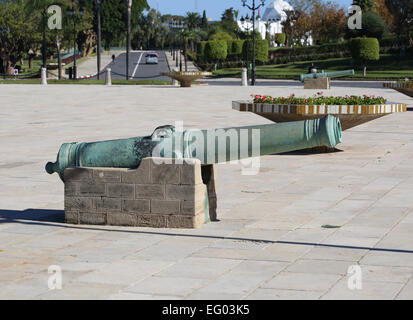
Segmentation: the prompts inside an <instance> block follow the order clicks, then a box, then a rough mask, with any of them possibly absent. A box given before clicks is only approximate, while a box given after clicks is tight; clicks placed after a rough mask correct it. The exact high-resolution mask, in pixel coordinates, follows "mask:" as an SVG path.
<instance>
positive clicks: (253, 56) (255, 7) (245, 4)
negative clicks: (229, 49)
mask: <svg viewBox="0 0 413 320" xmlns="http://www.w3.org/2000/svg"><path fill="white" fill-rule="evenodd" d="M241 1H242V6H243V7H247V8H248V9H250V10H251V11H252V80H251V85H253V86H255V78H256V68H255V11H256V10H258V9H259V8H261V7H263V6H264V5H265V0H261V4H259V5H258V6H256V5H255V0H252V6H249V5H247V0H241ZM247 49H248V48H247Z"/></svg>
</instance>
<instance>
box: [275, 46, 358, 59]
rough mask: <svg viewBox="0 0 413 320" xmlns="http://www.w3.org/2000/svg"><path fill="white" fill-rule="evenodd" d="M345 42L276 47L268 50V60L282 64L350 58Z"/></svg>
mask: <svg viewBox="0 0 413 320" xmlns="http://www.w3.org/2000/svg"><path fill="white" fill-rule="evenodd" d="M350 56H351V54H350V50H349V46H348V43H347V42H343V43H329V44H323V45H321V46H307V47H293V48H290V47H278V48H273V49H270V51H269V60H270V61H271V63H273V64H282V63H288V62H294V61H310V60H320V59H329V58H343V57H350Z"/></svg>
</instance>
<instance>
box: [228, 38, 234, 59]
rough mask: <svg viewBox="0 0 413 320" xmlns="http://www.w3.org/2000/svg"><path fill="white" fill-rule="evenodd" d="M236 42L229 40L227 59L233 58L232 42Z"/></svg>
mask: <svg viewBox="0 0 413 320" xmlns="http://www.w3.org/2000/svg"><path fill="white" fill-rule="evenodd" d="M233 41H234V40H227V58H228V57H232V42H233Z"/></svg>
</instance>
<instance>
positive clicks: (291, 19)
mask: <svg viewBox="0 0 413 320" xmlns="http://www.w3.org/2000/svg"><path fill="white" fill-rule="evenodd" d="M284 12H285V14H286V19H285V20H284V21H283V22H281V25H282V26H283V29H284V33H285V36H286V38H287V40H286V44H287V46H288V45H290V43H292V42H293V38H294V24H295V22H296V21H297V19H298V18H299V16H300V12H299V11H294V10H286V11H284Z"/></svg>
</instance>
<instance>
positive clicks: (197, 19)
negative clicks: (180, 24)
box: [185, 12, 202, 30]
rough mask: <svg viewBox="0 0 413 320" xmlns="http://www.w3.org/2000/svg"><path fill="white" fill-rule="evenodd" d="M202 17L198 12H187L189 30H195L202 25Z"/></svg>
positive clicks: (186, 18) (186, 19)
mask: <svg viewBox="0 0 413 320" xmlns="http://www.w3.org/2000/svg"><path fill="white" fill-rule="evenodd" d="M201 20H202V18H201V16H200V15H199V13H198V12H187V13H186V17H185V22H186V25H187V27H188V29H189V30H194V29H197V28H198V27H199V25H200V24H201Z"/></svg>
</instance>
